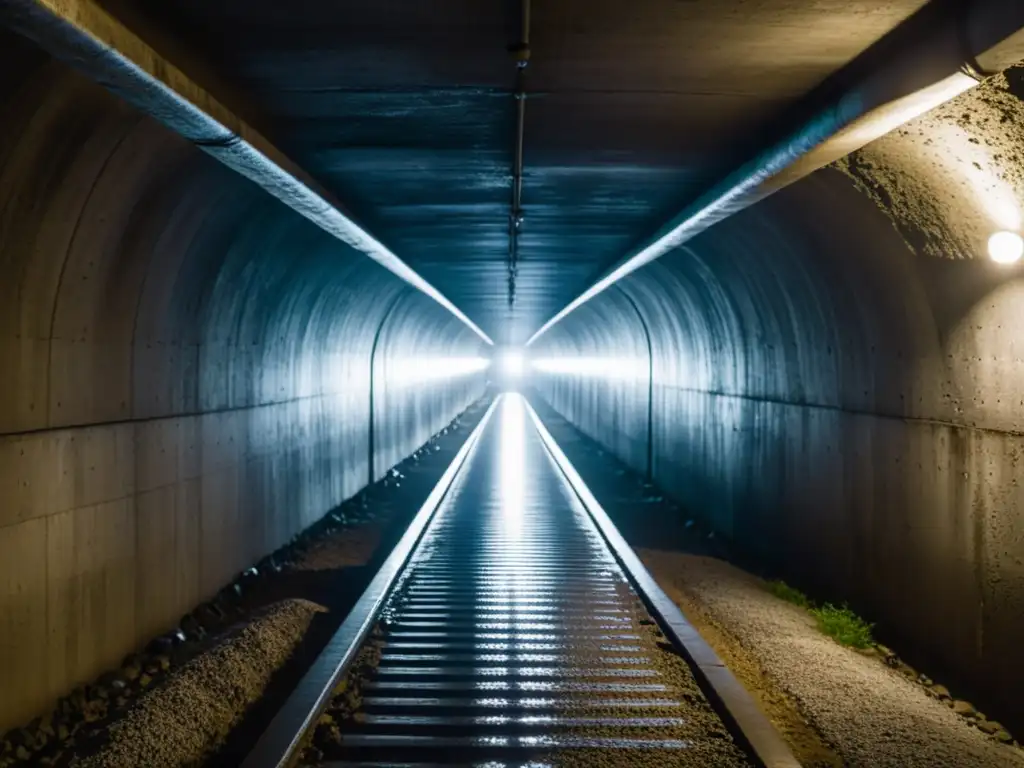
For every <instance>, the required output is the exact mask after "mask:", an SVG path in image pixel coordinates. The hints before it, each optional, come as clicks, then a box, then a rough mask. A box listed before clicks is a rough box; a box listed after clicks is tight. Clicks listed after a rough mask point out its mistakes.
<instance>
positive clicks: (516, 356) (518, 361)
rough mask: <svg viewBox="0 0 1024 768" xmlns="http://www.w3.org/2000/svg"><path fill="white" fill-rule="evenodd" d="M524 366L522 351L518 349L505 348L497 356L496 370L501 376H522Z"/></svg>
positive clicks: (516, 377)
mask: <svg viewBox="0 0 1024 768" xmlns="http://www.w3.org/2000/svg"><path fill="white" fill-rule="evenodd" d="M525 367H526V361H525V360H524V359H523V353H522V352H521V351H520V350H518V349H506V350H505V351H504V352H502V353H501V355H500V357H499V358H498V370H499V371H500V372H501V375H502V376H506V377H508V378H510V379H519V378H522V375H523V369H524V368H525Z"/></svg>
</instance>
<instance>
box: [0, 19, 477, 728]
mask: <svg viewBox="0 0 1024 768" xmlns="http://www.w3.org/2000/svg"><path fill="white" fill-rule="evenodd" d="M0 71H2V72H3V75H2V76H0V100H2V101H3V104H4V108H3V111H2V114H0V260H2V274H3V278H2V280H0V371H2V374H0V731H2V730H3V729H4V728H6V727H10V726H14V725H16V724H19V723H22V722H25V721H26V720H28V719H30V718H31V717H32V716H34V715H36V714H38V713H39V712H40V711H42V710H43V709H44V708H45V707H46V706H47V705H48V703H49V702H50V701H51V700H53V699H54V698H56V697H57V696H60V695H63V694H65V693H67V692H68V691H69V690H70V689H71V688H72V687H74V686H75V685H77V684H80V683H83V682H87V681H88V680H90V679H92V678H93V677H94V676H95V675H97V674H98V673H100V672H102V671H103V670H104V669H107V668H110V667H113V666H116V665H117V664H118V663H119V662H120V659H121V658H122V657H123V656H124V655H125V654H126V653H128V652H130V651H132V650H134V649H136V648H137V647H138V646H139V645H140V644H143V643H145V642H146V641H147V640H148V639H149V638H151V637H152V636H154V635H155V634H157V633H160V632H162V631H165V630H167V629H168V628H170V627H172V626H174V625H175V623H176V622H177V621H178V619H179V618H180V617H181V616H182V614H183V613H185V612H187V611H188V610H190V609H191V608H192V607H193V606H194V605H195V604H196V603H198V602H200V601H201V600H202V599H204V598H206V597H209V596H211V595H212V594H213V593H215V592H216V591H217V590H218V589H220V588H221V587H222V586H223V585H224V584H225V583H227V582H229V581H230V580H231V579H232V578H233V577H234V576H235V575H236V574H237V573H238V572H239V571H241V570H243V569H244V568H246V567H248V566H249V565H250V564H252V563H253V562H255V561H256V560H258V559H259V558H260V557H262V556H264V555H266V554H268V553H269V552H271V551H272V550H274V549H275V548H277V547H279V546H281V545H283V544H285V543H287V542H288V541H289V539H290V538H291V537H292V536H294V535H295V534H296V533H298V532H299V531H300V530H301V529H303V528H305V527H307V526H308V525H310V524H311V523H313V522H314V521H316V520H317V519H319V518H320V517H321V516H323V515H324V514H325V513H327V512H328V511H329V510H330V509H332V508H333V507H335V506H337V505H338V504H339V503H340V502H342V501H343V500H345V499H346V498H348V497H350V496H352V495H353V494H354V493H355V492H356V491H358V490H359V489H360V488H361V487H363V486H365V485H366V484H367V482H368V474H369V472H370V466H369V465H370V456H369V451H370V419H371V417H370V376H371V352H372V351H373V349H374V339H375V336H376V335H377V334H378V331H379V339H378V344H377V352H376V357H375V359H374V361H373V369H374V370H373V381H374V396H375V403H374V462H373V471H374V475H375V476H376V477H380V476H381V475H382V474H383V473H384V472H386V471H387V469H388V468H389V467H390V466H392V465H393V464H394V463H396V462H397V461H399V460H400V459H401V458H403V457H404V456H406V455H408V454H410V453H411V452H412V451H413V450H415V448H416V447H417V446H418V445H420V444H422V443H423V442H425V441H426V440H427V439H428V438H429V436H430V435H431V434H432V433H434V432H435V431H437V430H438V429H439V428H440V427H442V426H443V425H444V424H445V423H447V422H448V421H449V420H450V419H451V418H453V417H454V416H455V415H456V414H457V413H458V412H459V411H461V410H462V409H463V408H464V407H465V406H467V405H468V404H469V403H470V402H472V401H473V400H475V399H476V398H478V397H479V396H480V395H481V394H482V392H483V389H484V386H485V380H484V374H483V373H480V372H477V373H472V374H469V373H464V374H463V375H461V376H458V377H455V378H444V377H438V376H437V375H436V374H437V371H438V369H439V368H440V369H441V370H443V366H444V361H443V360H442V358H460V359H465V358H473V357H478V356H479V355H481V342H480V340H479V339H478V337H477V336H475V335H474V334H473V333H472V332H471V331H469V330H468V329H467V328H465V326H463V325H462V324H461V323H459V321H457V320H456V319H455V318H454V317H452V316H451V315H450V314H448V313H447V312H446V311H445V310H443V309H442V308H440V307H439V306H438V305H437V304H435V303H434V302H432V301H431V300H430V299H428V298H426V297H425V296H423V295H422V294H419V293H418V292H416V291H414V290H412V289H410V288H408V287H407V286H406V285H405V284H404V283H402V282H401V281H399V280H398V279H397V278H395V277H394V276H393V275H391V274H390V273H388V272H387V271H385V270H384V269H383V268H381V267H379V266H378V265H376V264H374V263H373V262H371V261H370V260H369V259H367V258H366V257H364V256H362V255H361V254H356V253H354V252H352V251H350V250H348V249H347V248H346V247H345V246H343V245H342V244H340V243H338V242H337V241H335V240H333V239H332V238H331V237H329V236H328V235H326V234H324V233H323V232H322V231H320V230H319V229H317V228H315V227H314V226H313V225H311V224H309V223H308V222H306V221H305V220H304V219H302V218H300V217H299V216H298V215H296V214H294V213H293V212H291V211H290V210H288V209H286V208H285V207H284V206H283V205H281V204H280V203H278V202H277V201H275V200H273V199H272V198H270V197H269V196H268V195H266V194H265V193H263V192H262V191H260V190H258V189H257V188H255V186H253V185H251V184H249V183H248V182H247V181H245V180H244V179H241V178H240V177H237V176H235V175H233V174H232V173H231V172H229V171H227V170H226V169H224V168H223V167H221V166H219V165H218V164H217V163H215V162H214V161H213V160H211V159H210V158H208V157H207V156H206V155H204V154H202V153H201V152H200V151H199V150H197V149H196V148H194V147H192V146H191V145H189V144H188V143H187V142H185V141H183V140H182V139H180V138H179V137H177V136H176V135H173V134H171V133H170V132H168V131H167V130H165V129H163V128H162V127H160V126H158V125H157V124H155V123H154V122H153V121H151V120H150V119H148V118H145V117H143V116H141V115H140V114H138V113H136V112H135V111H133V110H132V109H131V108H129V107H127V106H125V105H124V104H122V103H120V102H119V101H118V100H116V99H115V98H114V97H112V96H110V95H108V94H107V93H106V92H104V91H103V90H101V89H100V88H99V87H97V86H95V85H93V84H92V83H90V82H87V81H85V80H84V79H82V78H81V77H79V76H77V75H75V74H73V73H71V72H70V71H69V70H67V69H66V68H64V67H63V66H61V65H58V64H56V63H55V62H53V61H51V60H49V59H48V58H46V57H45V56H43V55H42V54H40V53H38V52H36V51H34V50H33V49H31V48H29V47H27V46H26V45H25V44H23V43H21V42H20V41H18V40H17V39H14V38H11V37H9V36H7V35H4V36H3V38H2V39H0ZM425 359H431V360H433V364H432V365H431V366H429V368H428V367H426V366H423V365H422V364H421V363H422V362H423V361H424V360H425ZM399 377H400V379H401V380H399Z"/></svg>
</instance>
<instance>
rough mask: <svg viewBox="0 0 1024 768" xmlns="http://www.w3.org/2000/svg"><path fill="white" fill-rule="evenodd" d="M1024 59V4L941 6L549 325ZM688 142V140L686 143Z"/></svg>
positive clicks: (884, 45)
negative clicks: (690, 242) (700, 236)
mask: <svg viewBox="0 0 1024 768" xmlns="http://www.w3.org/2000/svg"><path fill="white" fill-rule="evenodd" d="M1021 60H1024V3H1021V2H1006V0H978V1H977V2H972V3H964V2H960V0H932V2H931V3H929V4H928V5H926V6H925V7H924V8H922V9H921V10H920V11H919V12H918V13H917V14H915V15H914V16H913V17H911V18H910V19H908V20H907V21H906V22H904V23H903V24H902V25H900V27H898V28H897V29H896V30H894V31H893V32H892V33H890V34H889V35H887V36H886V37H885V38H883V39H882V40H880V41H879V42H878V43H877V44H875V45H874V46H872V47H871V48H870V49H868V50H867V51H865V52H864V53H863V54H862V55H861V56H859V57H858V58H857V59H855V60H854V61H853V62H851V63H850V64H849V65H848V66H846V67H845V68H843V69H842V70H840V71H839V72H838V73H837V74H836V75H835V76H833V77H832V78H830V79H829V80H827V81H826V82H825V83H823V84H822V86H821V87H819V88H818V89H816V90H815V91H814V92H812V93H811V94H809V95H808V97H807V98H806V99H805V100H803V102H802V103H801V104H800V105H798V107H797V108H796V109H795V110H794V111H793V114H794V115H795V117H794V118H793V119H792V121H791V123H790V124H791V126H792V128H791V129H790V130H789V131H788V132H787V135H786V136H785V138H783V139H782V140H781V141H779V142H778V143H775V144H774V145H772V146H771V147H769V148H768V149H766V150H765V151H764V152H762V153H761V154H759V155H757V156H756V157H755V158H753V159H752V160H751V161H749V162H748V163H746V164H744V165H742V166H740V167H739V168H738V169H737V170H736V171H735V172H733V173H731V174H730V175H728V176H727V177H725V178H724V179H723V180H722V181H721V182H719V183H718V184H716V185H715V186H713V187H712V188H711V189H710V190H708V191H707V192H706V193H705V194H703V195H701V196H700V197H699V198H698V199H697V200H695V201H694V202H693V203H691V204H689V205H687V206H686V207H685V208H684V209H683V210H682V211H681V212H680V213H679V214H678V215H676V216H674V217H673V218H672V219H671V220H670V221H669V222H667V223H666V224H665V225H664V226H663V227H661V229H660V230H658V232H657V233H656V234H655V235H654V237H653V238H651V239H650V240H649V241H647V243H646V244H645V245H643V246H642V247H641V248H639V249H637V250H636V251H634V252H633V253H631V254H629V255H627V256H626V257H625V258H623V259H621V260H620V261H619V262H617V263H616V264H614V265H613V266H612V267H610V268H609V269H607V270H605V272H604V274H603V275H602V276H601V277H600V279H598V280H597V282H595V283H594V284H593V285H592V286H590V287H589V288H588V289H587V290H586V291H584V292H583V293H582V294H580V296H578V297H577V298H576V299H574V300H573V301H572V302H570V303H569V304H568V305H567V306H566V307H564V308H563V309H562V310H560V311H559V312H558V313H557V314H556V315H554V317H552V318H551V319H550V320H548V321H547V322H546V323H544V325H542V326H541V327H540V328H539V329H538V330H537V331H536V332H535V333H534V334H533V335H532V336H531V337H530V339H529V341H527V345H530V344H533V343H534V342H535V341H536V340H537V339H538V338H540V337H541V336H542V335H543V334H544V333H546V332H547V331H548V329H549V328H551V327H552V326H553V325H555V324H556V323H558V322H559V321H560V320H562V319H563V318H564V317H565V316H566V315H568V314H569V313H571V312H572V311H574V310H575V309H576V308H577V307H579V306H580V305H582V304H583V303H585V302H587V301H589V300H590V299H592V298H593V297H594V296H597V295H598V294H599V293H601V292H602V291H604V290H606V289H607V288H608V287H609V286H611V285H614V284H615V283H616V282H618V281H619V280H621V279H622V278H623V277H625V276H626V275H628V274H630V273H631V272H634V271H636V270H637V269H640V268H641V267H642V266H644V265H645V264H649V263H650V262H652V261H654V260H655V259H658V258H660V257H661V256H663V255H665V254H666V253H668V252H670V251H671V250H673V249H674V248H677V247H679V246H680V245H682V244H683V243H685V242H686V241H688V240H690V239H692V238H693V237H695V236H696V235H698V234H700V233H701V232H703V231H705V230H707V229H708V228H710V227H712V226H714V225H715V224H717V223H718V222H720V221H722V220H723V219H725V218H728V217H729V216H732V215H733V214H735V213H737V212H738V211H741V210H743V209H744V208H747V207H749V206H751V205H753V204H754V203H756V202H758V201H759V200H763V199H764V198H766V197H768V196H769V195H771V194H773V193H775V192H777V191H778V190H780V189H782V188H783V187H785V186H787V185H789V184H792V183H793V182H794V181H797V180H798V179H801V178H804V177H805V176H807V175H809V174H810V173H812V172H813V171H815V170H817V169H818V168H821V167H823V166H825V165H827V164H828V163H830V162H832V161H834V160H837V159H838V158H840V157H844V156H845V155H847V154H849V153H850V152H852V151H853V150H855V149H858V148H860V147H863V146H865V145H866V144H868V143H869V142H871V141H873V140H874V139H876V138H878V137H880V136H882V135H884V134H886V133H888V132H890V131H892V130H893V129H895V128H897V127H898V126H900V125H902V124H904V123H906V122H907V121H909V120H912V119H913V118H915V117H917V116H919V115H922V114H924V113H925V112H928V111H930V110H932V109H934V108H935V107H937V106H938V105H940V104H943V103H945V102H947V101H949V100H950V99H953V98H955V97H956V96H958V95H959V94H961V93H963V92H964V91H966V90H968V89H970V88H972V87H974V86H976V85H977V84H978V83H979V82H981V81H982V80H984V79H985V78H986V77H987V76H989V75H992V74H996V73H999V72H1002V71H1003V70H1004V69H1006V68H1007V67H1009V66H1011V65H1012V64H1015V63H1017V62H1018V61H1021ZM680 140H681V141H683V140H684V138H682V137H681V139H680Z"/></svg>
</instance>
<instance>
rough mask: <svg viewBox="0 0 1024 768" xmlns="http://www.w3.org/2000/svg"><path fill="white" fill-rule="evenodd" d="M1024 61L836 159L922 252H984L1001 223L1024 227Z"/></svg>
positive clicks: (976, 254)
mask: <svg viewBox="0 0 1024 768" xmlns="http://www.w3.org/2000/svg"><path fill="white" fill-rule="evenodd" d="M1022 96H1024V67H1017V68H1013V69H1011V70H1009V71H1008V72H1007V73H1005V74H1002V75H998V76H996V77H993V78H991V79H990V80H988V81H986V82H985V83H984V84H982V85H980V86H978V87H976V88H974V89H972V90H970V91H967V92H966V93H964V94H961V95H960V96H958V97H957V98H955V99H953V100H952V101H950V102H948V103H946V104H944V105H942V106H941V107H938V108H937V109H934V110H932V111H931V112H928V113H927V114H925V115H922V116H921V117H919V118H917V119H916V120H913V121H911V122H909V123H907V124H906V125H905V126H903V127H902V128H899V129H897V130H895V131H893V132H892V133H890V134H887V135H886V136H883V137H882V138H880V139H878V140H876V141H874V142H872V143H871V144H869V145H868V146H867V147H864V148H863V149H861V150H859V151H857V152H854V153H852V154H851V155H849V156H848V157H845V158H843V159H842V160H839V161H837V162H836V163H835V164H834V166H835V167H836V168H837V169H838V170H840V171H841V172H843V173H845V174H847V175H848V176H850V177H851V178H852V179H853V180H854V182H855V184H856V185H857V187H858V188H859V189H860V190H861V191H862V192H864V193H865V194H867V196H868V197H870V198H871V199H872V200H873V201H874V202H875V204H876V205H877V206H878V207H879V208H880V209H881V210H882V211H883V212H884V213H885V214H886V216H888V217H889V218H890V219H891V220H892V222H893V224H894V226H895V227H896V229H897V230H898V231H899V232H900V234H901V235H902V236H903V239H904V240H905V241H906V243H907V244H908V245H909V246H910V247H911V249H913V250H915V251H916V252H918V253H921V254H927V255H930V256H938V257H944V258H980V257H984V256H985V255H986V253H987V242H988V238H989V236H990V235H991V234H992V232H993V231H994V230H997V229H1020V228H1021V226H1022V223H1024V222H1022V217H1021V208H1020V205H1021V203H1020V201H1024V101H1022V100H1021V97H1022Z"/></svg>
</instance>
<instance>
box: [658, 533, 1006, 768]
mask: <svg viewBox="0 0 1024 768" xmlns="http://www.w3.org/2000/svg"><path fill="white" fill-rule="evenodd" d="M639 554H640V556H641V558H642V559H643V561H644V563H645V564H646V565H647V567H648V568H649V569H650V571H651V573H652V574H653V575H654V576H655V578H656V579H657V580H658V581H659V582H660V583H661V585H662V587H663V588H665V589H666V591H667V592H668V593H669V595H670V597H672V598H673V600H675V601H676V602H677V603H679V604H680V605H681V607H683V609H684V612H685V610H686V606H687V604H690V605H692V603H693V601H696V603H698V604H699V606H700V607H701V608H702V609H703V610H704V611H706V613H707V614H708V615H709V616H710V617H711V618H712V619H713V620H714V621H716V622H717V623H718V624H719V626H720V627H721V628H722V629H723V630H724V631H725V632H726V633H727V634H728V635H730V636H731V638H732V639H733V640H734V641H735V642H736V643H738V644H739V645H740V646H742V648H743V649H745V650H746V651H747V652H748V653H749V655H750V656H751V657H752V658H753V659H755V660H756V662H757V663H758V664H759V665H760V666H761V668H762V669H763V670H764V672H765V673H766V675H767V678H768V680H769V681H770V683H771V684H774V685H776V686H778V687H779V688H780V689H781V690H783V691H784V692H785V693H786V694H788V695H790V696H792V697H793V698H794V699H795V701H796V702H797V704H798V706H799V708H800V710H801V711H802V712H803V713H804V714H805V715H806V717H807V718H808V720H809V721H810V722H811V724H812V725H813V726H814V727H815V728H816V729H817V730H818V731H819V732H820V733H821V734H822V736H823V737H824V739H825V740H826V741H827V742H828V743H829V744H830V745H832V746H833V747H834V749H835V751H836V752H837V753H838V755H839V756H840V758H841V759H842V761H843V763H842V764H843V765H846V766H864V768H869V767H874V766H891V767H892V768H936V767H937V766H943V767H946V766H949V767H950V768H953V767H955V766H963V768H1014V767H1015V766H1019V767H1020V768H1024V752H1022V751H1021V750H1019V749H1018V748H1016V747H1013V746H1007V745H1002V744H999V743H997V742H995V741H994V740H993V739H992V738H991V737H990V736H987V735H986V734H984V733H982V732H981V731H980V730H978V728H977V727H975V726H972V725H969V724H968V721H967V720H965V719H964V718H962V717H960V716H958V715H956V714H954V712H953V710H952V709H951V708H950V707H949V706H947V705H946V704H945V703H943V702H941V701H939V700H937V699H935V698H932V697H930V696H929V695H927V693H926V692H925V689H924V687H922V686H921V685H919V684H918V683H916V682H913V681H911V680H909V679H907V678H906V677H905V676H904V675H902V674H900V673H899V672H898V671H896V670H894V669H891V668H889V667H888V666H886V665H885V664H884V663H883V662H882V661H881V660H880V659H879V658H877V657H874V656H868V655H864V654H862V653H859V652H857V651H855V650H852V649H850V648H846V647H844V646H841V645H839V644H837V643H836V642H834V641H833V640H831V639H830V638H828V637H826V636H825V635H823V634H821V633H820V632H819V631H818V629H817V627H816V625H815V622H814V620H813V619H812V617H811V616H810V615H809V614H808V613H807V611H805V610H804V609H802V608H799V607H797V606H795V605H791V604H790V603H787V602H784V601H783V600H780V599H779V598H777V597H775V596H774V595H772V594H770V593H769V592H768V591H767V590H766V589H765V585H764V582H763V581H762V580H761V579H759V578H757V577H755V576H752V575H750V574H749V573H746V572H744V571H742V570H740V569H739V568H736V567H734V566H732V565H730V564H729V563H726V562H723V561H721V560H718V559H715V558H711V557H702V556H694V555H685V554H679V553H674V552H664V551H658V550H652V549H644V550H640V552H639Z"/></svg>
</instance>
